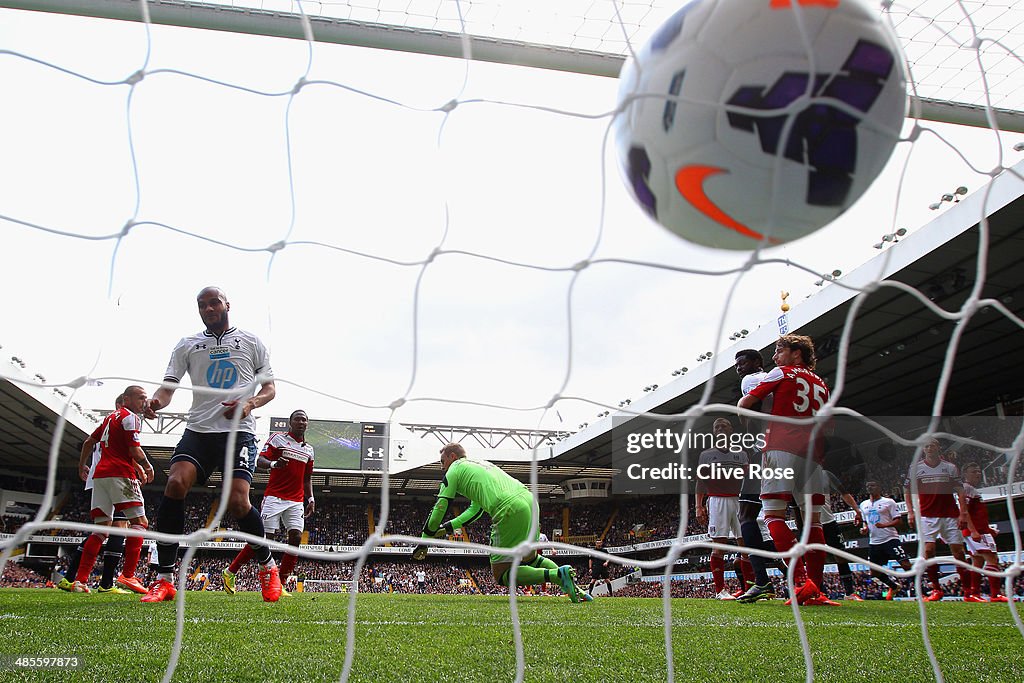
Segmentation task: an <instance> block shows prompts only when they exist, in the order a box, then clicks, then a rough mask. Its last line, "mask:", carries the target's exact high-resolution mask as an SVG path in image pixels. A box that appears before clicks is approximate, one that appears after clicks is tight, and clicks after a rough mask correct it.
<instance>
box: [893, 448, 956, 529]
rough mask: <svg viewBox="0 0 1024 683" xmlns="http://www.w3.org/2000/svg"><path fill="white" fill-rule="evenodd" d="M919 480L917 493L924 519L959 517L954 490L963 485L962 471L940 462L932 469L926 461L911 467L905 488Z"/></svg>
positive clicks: (950, 464)
mask: <svg viewBox="0 0 1024 683" xmlns="http://www.w3.org/2000/svg"><path fill="white" fill-rule="evenodd" d="M914 479H917V492H918V494H919V497H920V499H921V516H922V517H959V516H960V508H959V507H958V506H957V504H956V494H955V492H954V488H955V487H956V486H957V485H962V483H963V480H962V479H961V478H960V470H958V469H957V468H956V465H954V464H953V463H951V462H948V461H946V460H940V461H939V464H938V465H936V466H935V467H932V466H931V465H929V464H928V463H927V462H925V461H924V459H921V460H919V461H917V463H916V464H912V465H911V466H910V471H909V472H908V473H907V480H906V483H905V486H906V487H907V488H908V489H910V482H911V481H913V480H914Z"/></svg>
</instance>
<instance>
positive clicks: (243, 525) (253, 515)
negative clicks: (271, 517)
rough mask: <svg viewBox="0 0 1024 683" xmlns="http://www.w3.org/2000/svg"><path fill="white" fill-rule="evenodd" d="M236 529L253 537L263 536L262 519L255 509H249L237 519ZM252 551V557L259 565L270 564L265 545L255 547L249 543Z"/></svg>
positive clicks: (268, 552)
mask: <svg viewBox="0 0 1024 683" xmlns="http://www.w3.org/2000/svg"><path fill="white" fill-rule="evenodd" d="M238 528H239V530H240V531H244V532H245V533H247V534H252V535H253V536H260V537H263V536H264V531H263V518H262V517H260V513H258V512H256V508H254V507H250V508H249V512H247V513H246V514H245V515H243V516H242V517H240V518H239V519H238ZM249 545H250V546H252V549H253V557H255V558H256V561H257V562H259V563H260V564H266V563H267V562H270V548H268V547H267V546H265V545H255V544H252V543H250V544H249Z"/></svg>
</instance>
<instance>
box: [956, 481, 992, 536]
mask: <svg viewBox="0 0 1024 683" xmlns="http://www.w3.org/2000/svg"><path fill="white" fill-rule="evenodd" d="M964 498H966V499H967V514H968V515H970V517H971V521H972V522H974V528H975V529H977V530H978V533H979V534H982V535H985V534H992V535H993V536H995V535H996V530H995V529H993V528H992V527H991V526H989V521H988V508H987V507H985V503H983V502H982V500H981V493H979V492H978V489H976V488H974V487H973V486H971V485H970V484H968V483H967V482H964ZM970 535H971V530H970V529H968V528H966V527H964V536H970Z"/></svg>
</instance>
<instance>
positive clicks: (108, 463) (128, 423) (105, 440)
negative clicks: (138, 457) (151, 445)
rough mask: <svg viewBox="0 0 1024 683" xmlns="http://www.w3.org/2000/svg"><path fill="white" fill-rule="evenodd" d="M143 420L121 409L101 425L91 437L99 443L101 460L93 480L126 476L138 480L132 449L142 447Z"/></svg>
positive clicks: (93, 474)
mask: <svg viewBox="0 0 1024 683" xmlns="http://www.w3.org/2000/svg"><path fill="white" fill-rule="evenodd" d="M141 429H142V420H140V419H139V416H138V415H136V414H135V413H133V412H132V411H130V410H128V409H127V408H118V409H117V410H115V411H114V412H112V413H111V414H110V415H108V416H107V417H106V418H105V419H104V420H103V422H101V423H100V426H99V427H97V428H96V429H95V431H93V433H92V438H93V439H96V440H97V441H99V444H100V461H99V462H98V463H96V469H95V470H94V471H93V473H92V478H93V479H104V478H106V477H125V478H127V479H137V478H138V477H137V476H136V475H135V465H133V464H132V463H133V462H134V461H135V458H133V457H132V454H131V449H132V447H135V446H138V447H140V448H141V447H142V441H141V439H140V437H139V431H140V430H141Z"/></svg>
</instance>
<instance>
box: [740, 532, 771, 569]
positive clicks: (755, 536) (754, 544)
mask: <svg viewBox="0 0 1024 683" xmlns="http://www.w3.org/2000/svg"><path fill="white" fill-rule="evenodd" d="M740 535H741V536H742V537H743V545H745V546H747V547H748V548H756V549H758V550H774V548H766V547H765V542H764V538H763V537H762V536H761V526H760V525H759V524H758V523H757V520H756V519H753V520H750V521H747V522H743V523H741V524H740ZM750 566H751V567H753V568H754V583H756V584H757V585H758V586H764V585H765V584H767V583H768V570H767V569H766V565H765V560H764V558H763V557H761V556H760V555H756V554H754V553H751V554H750Z"/></svg>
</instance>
